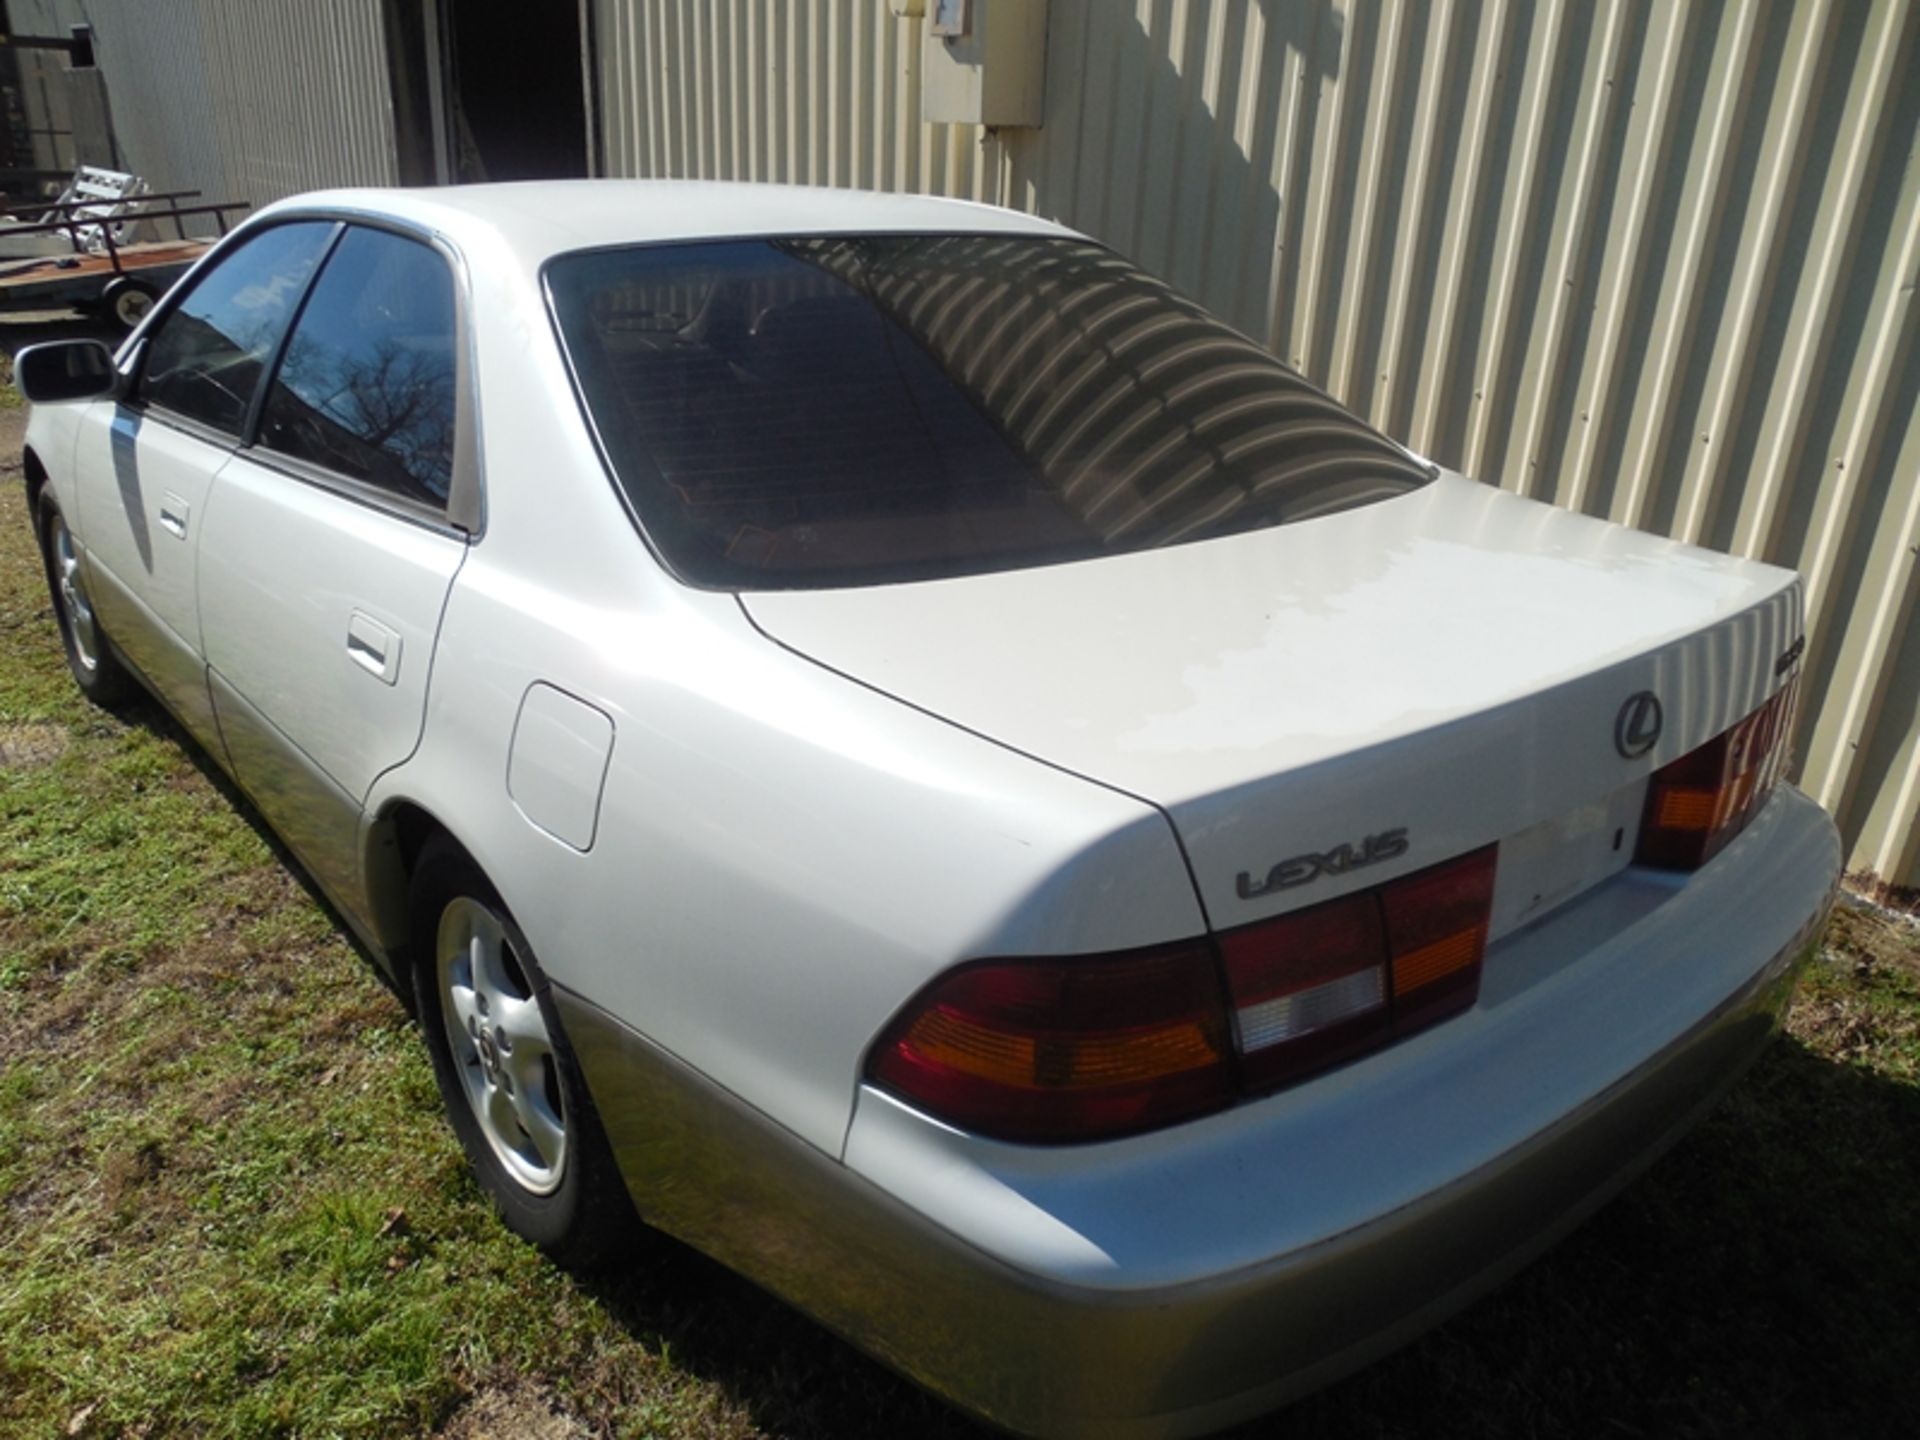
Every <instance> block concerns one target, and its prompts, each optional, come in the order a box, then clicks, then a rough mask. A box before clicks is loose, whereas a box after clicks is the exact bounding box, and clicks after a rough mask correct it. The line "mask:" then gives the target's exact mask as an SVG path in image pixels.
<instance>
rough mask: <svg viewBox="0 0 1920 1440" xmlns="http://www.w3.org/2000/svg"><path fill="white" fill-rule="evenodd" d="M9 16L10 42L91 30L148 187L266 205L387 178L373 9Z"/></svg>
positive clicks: (295, 4)
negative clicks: (300, 194) (17, 38)
mask: <svg viewBox="0 0 1920 1440" xmlns="http://www.w3.org/2000/svg"><path fill="white" fill-rule="evenodd" d="M7 13H8V16H9V18H10V19H11V20H12V22H13V26H14V29H15V31H16V32H17V33H20V34H32V35H54V36H65V35H66V34H67V33H68V28H69V27H70V26H73V25H85V24H90V25H92V26H93V28H94V36H95V53H96V56H97V59H98V62H99V66H100V69H101V71H102V72H103V73H104V75H105V76H106V81H107V94H108V99H109V102H110V104H111V106H112V112H113V128H114V134H115V138H116V141H117V143H118V145H119V147H120V150H121V152H122V153H121V161H122V164H123V166H124V168H126V169H129V170H132V171H134V172H136V173H138V174H140V175H143V176H145V177H146V178H147V179H148V180H149V181H150V182H151V183H152V185H153V188H154V189H156V190H199V191H201V192H202V193H203V194H204V195H205V196H206V198H207V199H209V200H227V199H235V198H237V199H245V200H250V201H252V202H253V203H254V204H256V205H263V204H265V203H266V202H268V201H269V200H276V199H278V198H280V197H281V196H283V195H291V194H295V193H297V192H299V191H301V190H312V189H316V188H318V187H320V186H324V185H355V184H367V185H391V184H393V183H395V179H396V173H397V172H396V169H395V161H394V154H395V151H394V135H393V102H392V95H391V90H390V88H389V82H388V77H387V57H386V39H385V32H384V30H383V28H382V12H381V5H380V0H244V3H241V0H8V6H7ZM21 54H22V56H23V59H24V58H26V57H32V58H31V59H29V60H28V61H27V63H31V64H33V65H35V66H38V67H41V68H43V69H48V70H50V71H57V70H59V69H62V68H64V66H65V63H66V62H65V61H64V59H62V58H59V57H58V56H54V55H49V54H46V53H45V52H41V53H40V54H38V55H35V53H34V52H28V51H23V52H21Z"/></svg>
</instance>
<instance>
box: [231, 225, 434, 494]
mask: <svg viewBox="0 0 1920 1440" xmlns="http://www.w3.org/2000/svg"><path fill="white" fill-rule="evenodd" d="M454 373H455V345H454V293H453V275H452V272H451V271H450V270H449V269H448V268H447V262H446V261H445V260H444V259H442V258H441V256H440V255H439V253H438V252H437V251H435V250H434V249H433V248H432V247H431V246H429V245H425V244H422V243H421V242H419V241H417V240H408V239H406V238H404V237H402V236H399V235H393V234H390V233H388V232H387V231H384V230H368V229H362V228H359V227H353V228H350V229H349V230H348V231H347V233H346V234H345V235H344V236H342V237H341V239H340V244H339V246H338V248H336V249H335V250H334V252H333V255H332V256H331V257H330V258H329V259H328V261H327V268H326V269H325V270H323V271H322V272H321V274H320V279H319V280H318V281H317V282H315V284H314V287H313V295H312V297H311V298H310V299H309V300H308V301H307V304H306V307H305V308H304V309H303V310H302V311H301V312H300V321H299V323H298V324H297V325H295V326H294V329H293V338H292V339H291V340H289V341H288V342H287V353H286V357H285V358H284V359H283V360H282V361H281V362H280V369H279V372H278V373H277V374H276V375H275V376H274V379H273V385H272V387H271V388H270V389H269V390H268V391H267V403H266V408H265V410H264V411H263V412H262V415H261V421H260V443H261V444H262V445H264V446H266V447H267V448H268V449H270V450H276V451H278V452H280V453H281V454H283V455H291V456H293V457H295V458H296V459H300V460H305V461H307V462H309V463H310V464H314V465H319V466H322V467H324V468H325V469H327V470H330V471H332V472H333V473H334V474H336V475H341V476H344V477H346V478H347V479H349V480H353V481H355V482H357V483H359V484H362V485H369V486H372V487H374V488H375V489H377V490H380V491H382V492H383V493H386V494H389V495H395V496H399V497H401V498H403V499H406V500H410V501H414V502H417V503H420V504H423V505H428V506H431V507H434V508H438V507H440V506H442V505H444V504H445V503H446V498H447V487H448V483H449V480H450V478H451V476H452V474H453V436H454V409H455V402H454V397H455V394H456V390H455V383H454Z"/></svg>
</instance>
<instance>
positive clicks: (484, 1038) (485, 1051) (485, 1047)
mask: <svg viewBox="0 0 1920 1440" xmlns="http://www.w3.org/2000/svg"><path fill="white" fill-rule="evenodd" d="M478 1044H479V1049H480V1068H481V1069H483V1070H485V1071H486V1072H487V1073H488V1074H489V1075H497V1074H499V1073H500V1051H499V1050H498V1048H497V1047H495V1045H494V1043H493V1032H492V1031H491V1030H486V1029H482V1030H481V1032H480V1034H479V1037H478Z"/></svg>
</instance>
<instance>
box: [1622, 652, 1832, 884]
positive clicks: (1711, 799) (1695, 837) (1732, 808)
mask: <svg viewBox="0 0 1920 1440" xmlns="http://www.w3.org/2000/svg"><path fill="white" fill-rule="evenodd" d="M1799 688H1800V681H1799V679H1798V677H1796V678H1795V679H1794V680H1793V682H1792V683H1791V684H1789V685H1788V686H1787V687H1786V688H1785V689H1783V690H1781V691H1780V693H1779V694H1777V695H1775V696H1774V697H1773V698H1772V699H1771V700H1769V701H1767V703H1766V704H1764V705H1762V706H1761V707H1760V708H1759V709H1758V710H1756V711H1754V712H1753V713H1752V714H1751V715H1749V716H1747V717H1746V718H1745V719H1744V720H1742V721H1740V723H1739V724H1737V725H1735V726H1733V728H1731V729H1729V730H1725V731H1722V732H1721V733H1720V734H1718V735H1716V736H1714V738H1713V739H1711V740H1709V741H1708V742H1707V743H1706V744H1704V745H1702V746H1700V747H1699V748H1698V749H1697V750H1691V751H1689V752H1688V753H1687V754H1685V755H1682V756H1681V757H1680V758H1679V759H1678V760H1675V761H1673V762H1672V763H1671V764H1668V765H1663V766H1662V767H1661V768H1660V769H1658V770H1656V771H1655V772H1654V774H1653V779H1652V780H1651V781H1649V782H1648V785H1647V806H1646V810H1645V811H1644V812H1643V816H1642V819H1641V822H1640V843H1639V846H1638V848H1637V850H1636V852H1635V855H1634V858H1635V860H1637V861H1638V862H1639V863H1640V864H1642V865H1653V866H1658V867H1659V868H1661V869H1667V870H1696V869H1698V868H1699V867H1700V866H1702V865H1704V864H1706V863H1707V861H1709V860H1711V859H1712V858H1713V857H1714V856H1715V855H1717V854H1719V853H1720V851H1721V850H1722V849H1723V848H1724V847H1725V846H1726V844H1727V842H1728V841H1730V840H1731V839H1733V837H1734V836H1736V835H1738V834H1739V833H1740V831H1741V830H1742V829H1743V828H1745V826H1746V823H1747V822H1748V821H1749V820H1751V819H1752V818H1753V816H1754V815H1755V814H1756V813H1757V812H1758V811H1759V809H1760V807H1761V805H1762V804H1764V803H1765V801H1766V798H1767V795H1768V793H1769V792H1770V791H1771V790H1772V789H1773V786H1774V782H1775V781H1777V780H1778V779H1779V778H1780V774H1781V771H1782V770H1783V769H1785V767H1786V759H1787V743H1786V735H1787V731H1788V730H1789V729H1790V728H1791V727H1792V724H1793V707H1794V700H1795V698H1796V697H1797V695H1798V693H1799Z"/></svg>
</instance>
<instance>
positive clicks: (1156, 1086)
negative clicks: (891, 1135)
mask: <svg viewBox="0 0 1920 1440" xmlns="http://www.w3.org/2000/svg"><path fill="white" fill-rule="evenodd" d="M1497 857H1498V847H1496V846H1492V845H1489V846H1487V847H1486V848H1485V849H1482V850H1476V851H1474V852H1473V853H1472V854H1470V855H1463V856H1461V857H1459V858H1458V859H1455V860H1449V861H1447V862H1446V863H1445V864H1443V865H1435V866H1433V867H1431V868H1429V869H1426V870H1421V871H1417V872H1416V873H1414V874H1412V875H1405V876H1402V877H1401V878H1400V879H1398V880H1394V881H1392V882H1390V883H1389V884H1386V885H1382V886H1380V887H1379V888H1377V889H1374V890H1368V891H1364V892H1362V893H1360V894H1357V895H1348V896H1344V897H1342V898H1341V899H1338V900H1331V901H1328V902H1327V903H1326V904H1324V905H1315V906H1312V907H1310V908H1308V909H1305V910H1297V911H1295V912H1293V913H1292V914H1290V915H1282V916H1281V917H1279V918H1278V919H1276V920H1267V921H1262V922H1261V923H1260V924H1257V925H1249V926H1246V927H1244V928H1243V929H1239V930H1234V931H1229V932H1227V933H1226V934H1223V935H1220V936H1218V937H1217V940H1216V942H1215V944H1217V946H1218V956H1219V960H1218V965H1217V966H1216V962H1215V949H1214V945H1212V944H1209V943H1207V942H1205V941H1195V942H1192V943H1190V944H1184V945H1177V946H1169V947H1166V948H1163V949H1155V950H1144V951H1135V952H1132V953H1129V954H1123V955H1112V956H1083V957H1078V958H1074V959H1065V960H987V961H980V962H977V963H975V964H971V965H963V966H961V967H960V968H959V969H958V970H955V971H953V972H951V973H950V974H947V975H943V976H942V977H941V978H940V979H938V980H936V981H935V982H934V983H933V984H932V985H930V986H928V987H927V988H926V990H924V991H922V992H921V994H920V995H919V996H918V998H916V999H915V1000H914V1001H913V1003H911V1004H910V1005H908V1006H907V1008H906V1009H905V1010H904V1011H902V1012H901V1014H900V1015H899V1017H898V1018H896V1019H895V1021H894V1022H893V1024H892V1025H891V1026H889V1027H888V1029H887V1031H886V1033H885V1034H883V1035H882V1036H881V1037H880V1042H879V1044H878V1045H876V1046H875V1047H874V1051H873V1054H872V1056H871V1058H870V1059H869V1060H868V1064H867V1075H868V1078H869V1079H870V1080H872V1081H873V1082H874V1083H875V1084H877V1085H880V1086H882V1087H884V1088H885V1089H887V1090H890V1091H892V1092H893V1093H894V1094H896V1095H899V1096H901V1097H902V1098H903V1099H905V1100H908V1101H910V1102H912V1103H913V1104H915V1105H918V1106H919V1107H921V1108H922V1109H924V1110H926V1111H927V1112H928V1113H929V1114H931V1115H934V1116H937V1117H938V1118H940V1119H942V1120H945V1121H948V1122H950V1123H951V1124H954V1125H957V1126H960V1127H961V1128H963V1129H967V1130H972V1131H974V1132H976V1133H978V1134H981V1135H989V1136H993V1137H996V1138H998V1139H1003V1140H1029V1141H1069V1140H1099V1139H1107V1138H1111V1137H1113V1136H1117V1135H1126V1134H1131V1133H1133V1132H1135V1131H1139V1130H1149V1129H1152V1128H1154V1127H1155V1126H1158V1125H1166V1124H1170V1123H1172V1122H1173V1121H1176V1120H1184V1119H1187V1118H1189V1117H1191V1116H1194V1115H1200V1114H1204V1113H1205V1112H1207V1111H1209V1110H1217V1109H1220V1108H1221V1107H1223V1106H1225V1105H1227V1104H1230V1103H1231V1102H1232V1101H1233V1100H1234V1099H1236V1098H1237V1097H1238V1096H1239V1094H1240V1093H1242V1091H1243V1090H1247V1091H1258V1090H1268V1089H1272V1088H1273V1087H1274V1086H1276V1085H1279V1084H1281V1083H1283V1082H1285V1081H1288V1080H1293V1079H1297V1078H1300V1077H1302V1076H1304V1075H1308V1074H1311V1073H1312V1072H1314V1071H1317V1070H1324V1069H1326V1068H1327V1067H1328V1066H1330V1065H1335V1064H1338V1063H1339V1062H1341V1061H1343V1060H1347V1059H1350V1058H1352V1057H1353V1056H1355V1055H1358V1054H1361V1053H1363V1052H1365V1051H1368V1050H1373V1049H1377V1048H1378V1047H1380V1046H1381V1045H1384V1044H1386V1043H1388V1042H1389V1041H1391V1040H1393V1039H1395V1038H1397V1037H1399V1036H1401V1035H1406V1034H1409V1033H1411V1032H1412V1031H1414V1030H1417V1029H1420V1028H1422V1027H1423V1026H1426V1025H1430V1024H1432V1023H1433V1022H1434V1021H1436V1020H1439V1019H1442V1018H1443V1017H1445V1016H1447V1015H1451V1014H1453V1013H1455V1012H1457V1011H1460V1010H1464V1009H1466V1008H1467V1007H1468V1006H1470V1005H1472V1004H1473V1001H1474V998H1475V997H1476V996H1477V995H1478V994H1479V990H1480V966H1481V959H1482V956H1483V955H1484V954H1485V953H1486V947H1487V926H1488V922H1489V919H1490V917H1491V914H1492V910H1493V879H1494V866H1495V863H1496V860H1497ZM1221 971H1224V973H1225V976H1226V982H1227V983H1226V989H1225V990H1224V991H1223V990H1222V989H1221V985H1220V973H1221ZM1229 998H1230V999H1231V1012H1229V1008H1228V1002H1229ZM1229 1013H1231V1024H1229V1018H1228V1017H1229ZM1235 1040H1237V1042H1238V1045H1237V1049H1238V1055H1239V1066H1238V1075H1237V1077H1236V1073H1235V1066H1234V1041H1235Z"/></svg>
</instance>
